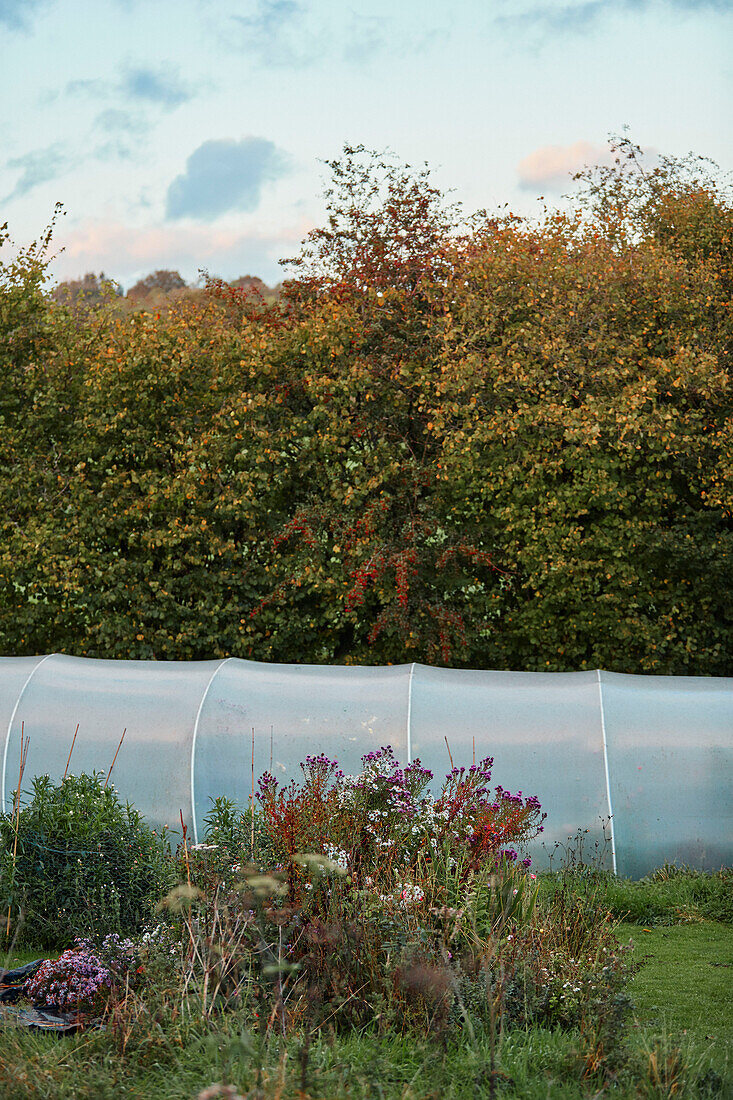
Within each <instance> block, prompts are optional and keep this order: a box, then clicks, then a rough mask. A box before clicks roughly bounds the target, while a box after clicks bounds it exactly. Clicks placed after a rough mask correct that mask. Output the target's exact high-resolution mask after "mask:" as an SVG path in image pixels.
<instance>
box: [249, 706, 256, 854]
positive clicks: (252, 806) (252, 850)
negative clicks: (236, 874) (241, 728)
mask: <svg viewBox="0 0 733 1100" xmlns="http://www.w3.org/2000/svg"><path fill="white" fill-rule="evenodd" d="M249 808H250V815H251V818H252V820H251V822H250V825H251V828H252V832H251V836H250V859H251V861H252V863H254V861H255V728H254V726H252V793H251V794H250V797H249Z"/></svg>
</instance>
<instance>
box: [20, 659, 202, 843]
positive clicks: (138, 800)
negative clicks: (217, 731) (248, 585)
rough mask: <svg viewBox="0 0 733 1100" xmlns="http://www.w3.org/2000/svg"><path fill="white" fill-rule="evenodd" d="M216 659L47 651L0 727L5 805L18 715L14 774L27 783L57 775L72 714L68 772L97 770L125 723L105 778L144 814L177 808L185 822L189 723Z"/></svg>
mask: <svg viewBox="0 0 733 1100" xmlns="http://www.w3.org/2000/svg"><path fill="white" fill-rule="evenodd" d="M219 663H220V662H217V661H201V662H199V661H196V662H193V661H192V662H185V661H182V662H162V661H161V662H157V661H106V660H96V659H92V658H80V657H66V656H62V655H59V654H54V655H52V656H49V657H47V658H46V659H45V660H43V662H42V663H39V664H38V666H37V667H36V669H35V671H34V672H33V674H32V675H31V677H30V679H29V680H28V682H27V684H26V687H25V691H23V693H22V695H21V697H20V700H19V702H18V706H17V709H16V710H15V713H14V715H13V718H12V722H10V723H9V725H7V726H6V727H5V728H6V729H7V731H8V732H7V744H6V752H5V768H4V777H3V788H2V789H3V798H4V808H5V809H7V808H9V806H11V805H12V799H13V792H14V790H15V788H16V787H17V782H18V772H19V767H20V737H21V724H22V725H23V727H24V729H25V735H26V736H27V737H30V744H29V749H28V758H27V761H26V767H25V775H24V782H23V788H24V790H26V791H28V790H29V789H30V786H31V780H32V778H33V777H34V776H36V775H44V774H48V775H50V776H52V778H54V779H56V780H58V779H60V778H61V776H62V775H63V774H64V770H65V768H66V762H67V759H68V755H69V749H70V748H71V743H72V739H73V737H74V730H75V729H76V726H77V723H78V725H79V733H78V736H77V738H76V742H75V744H74V751H73V754H72V757H71V762H70V764H69V772H70V773H71V774H72V775H78V774H80V773H81V772H92V771H103V772H104V773H105V774H106V773H107V772H108V771H109V768H110V766H111V764H112V760H113V758H114V754H115V751H116V749H117V746H118V744H119V741H120V738H121V736H122V732H123V730H125V729H126V733H125V739H124V742H123V745H122V748H121V749H120V752H119V755H118V757H117V761H116V763H115V766H114V772H113V774H112V777H111V779H110V782H111V783H113V784H114V786H115V787H117V789H118V790H119V792H120V795H121V797H122V798H123V799H126V800H128V801H129V802H131V803H133V804H134V806H135V807H136V808H137V809H138V810H139V811H140V812H141V813H142V814H143V815H144V816H145V817H146V818H148V820H149V821H151V822H152V823H156V824H163V823H167V824H168V825H171V826H173V825H175V822H176V819H177V818H178V814H179V811H182V812H183V816H184V820H185V821H186V823H187V824H191V782H190V773H191V769H190V761H191V744H192V739H193V731H194V725H195V721H196V715H197V713H198V708H199V705H200V703H201V699H202V697H203V694H204V692H205V690H206V685H207V684H208V682H209V680H210V679H211V676H212V673H213V672H214V671H215V670H216V668H217V667H218V665H219ZM2 673H3V669H2V667H0V676H1V675H2ZM2 691H4V689H0V692H2ZM2 697H3V696H2V695H1V694H0V698H2Z"/></svg>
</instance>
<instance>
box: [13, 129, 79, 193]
mask: <svg viewBox="0 0 733 1100" xmlns="http://www.w3.org/2000/svg"><path fill="white" fill-rule="evenodd" d="M73 164H74V159H73V157H72V156H71V155H70V154H69V152H68V151H67V150H66V149H65V148H64V146H63V145H60V144H59V143H56V144H55V145H47V146H46V147H45V148H44V149H34V150H33V151H32V152H30V153H25V154H24V155H23V156H22V157H13V158H11V159H10V160H7V161H6V162H5V167H6V168H10V169H11V170H12V169H17V170H19V171H20V177H19V179H18V182H17V183H16V185H15V187H14V188H13V190H12V191H11V192H10V193H9V194H7V195H6V196H5V198H4V200H3V201H4V202H10V201H11V199H20V198H22V197H23V196H24V195H27V194H28V193H29V192H30V191H33V190H34V189H35V188H36V187H39V186H40V185H41V184H42V183H48V182H49V180H55V179H57V178H58V177H59V176H61V175H63V173H64V172H65V171H66V170H67V169H68V168H70V167H71V166H72V165H73Z"/></svg>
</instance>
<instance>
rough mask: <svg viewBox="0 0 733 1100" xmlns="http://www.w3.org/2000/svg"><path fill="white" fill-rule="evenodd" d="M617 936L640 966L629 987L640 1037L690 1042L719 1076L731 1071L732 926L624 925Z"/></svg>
mask: <svg viewBox="0 0 733 1100" xmlns="http://www.w3.org/2000/svg"><path fill="white" fill-rule="evenodd" d="M618 936H619V939H620V940H621V942H623V943H628V942H629V940H631V941H632V942H633V944H634V952H633V954H634V959H635V960H637V961H638V962H641V963H642V964H643V965H642V967H641V969H640V971H639V973H638V974H637V975H636V977H635V978H634V980H633V982H632V983H631V995H632V997H633V1000H634V1005H635V1016H636V1019H637V1021H638V1024H639V1027H638V1029H637V1030H638V1031H639V1033H640V1034H641V1035H643V1034H644V1033H645V1032H648V1031H652V1030H653V1031H657V1032H662V1031H664V1032H666V1033H667V1034H668V1036H669V1038H670V1039H671V1040H673V1041H685V1040H688V1041H691V1042H693V1043H694V1046H695V1048H696V1050H697V1051H698V1052H703V1051H706V1052H708V1053H709V1056H710V1061H711V1064H713V1065H714V1066H715V1068H716V1069H717V1070H718V1072H722V1071H723V1070H724V1069H725V1068H726V1066H727V1067H728V1068H729V1070H730V1069H733V1057H732V1056H731V1052H732V1051H733V925H730V924H719V923H717V922H713V921H704V922H701V923H695V924H680V925H673V926H671V927H667V928H662V927H655V928H644V927H640V926H639V925H633V924H622V925H620V926H619V928H618ZM731 1095H733V1092H732V1093H731Z"/></svg>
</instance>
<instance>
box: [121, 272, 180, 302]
mask: <svg viewBox="0 0 733 1100" xmlns="http://www.w3.org/2000/svg"><path fill="white" fill-rule="evenodd" d="M185 287H186V281H185V279H183V278H182V277H181V275H180V274H179V273H178V272H177V271H168V270H161V271H153V272H152V273H151V274H150V275H146V276H145V278H144V279H139V280H138V282H136V283H135V285H134V286H132V287H130V289H129V290H128V292H127V297H128V298H133V299H134V298H146V297H147V296H148V295H149V294H152V293H153V291H156V290H158V291H160V292H161V293H162V294H170V293H171V291H174V290H183V289H184V288H185Z"/></svg>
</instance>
